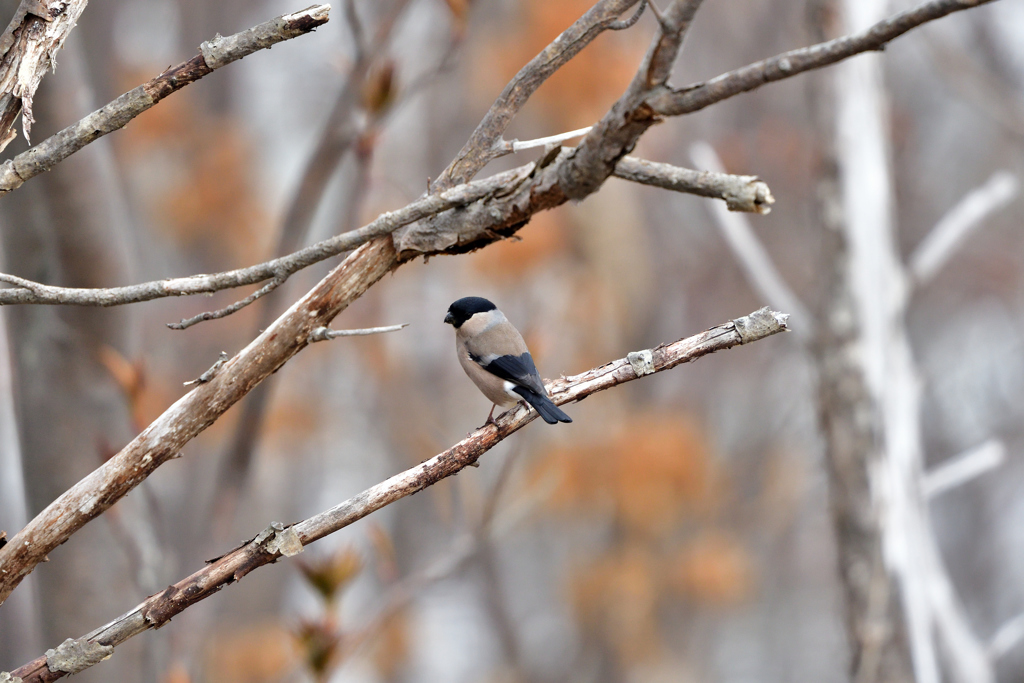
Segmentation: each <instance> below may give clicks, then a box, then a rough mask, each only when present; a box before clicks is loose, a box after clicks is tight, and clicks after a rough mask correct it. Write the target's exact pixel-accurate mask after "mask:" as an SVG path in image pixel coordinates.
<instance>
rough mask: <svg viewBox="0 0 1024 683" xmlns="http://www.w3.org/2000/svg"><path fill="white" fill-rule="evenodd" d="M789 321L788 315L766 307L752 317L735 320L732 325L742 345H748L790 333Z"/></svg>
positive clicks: (751, 315) (746, 316) (752, 314)
mask: <svg viewBox="0 0 1024 683" xmlns="http://www.w3.org/2000/svg"><path fill="white" fill-rule="evenodd" d="M788 321H789V314H788V313H779V312H778V311H773V310H771V309H769V308H768V307H767V306H765V307H764V308H761V309H759V310H756V311H754V312H753V313H751V314H750V315H745V316H743V317H742V318H737V319H736V320H733V321H732V324H733V326H734V327H735V328H736V334H738V335H739V336H740V344H746V343H748V342H752V341H757V340H758V339H761V338H762V337H766V336H768V335H770V334H775V333H776V332H788V331H789V325H788V324H787V323H788Z"/></svg>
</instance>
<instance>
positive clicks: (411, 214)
mask: <svg viewBox="0 0 1024 683" xmlns="http://www.w3.org/2000/svg"><path fill="white" fill-rule="evenodd" d="M532 168H533V165H532V164H528V165H527V166H522V167H520V168H517V169H513V170H511V171H506V172H505V173H499V174H497V175H494V176H491V177H489V178H486V179H484V180H480V181H475V182H473V183H469V184H466V185H459V186H457V187H454V188H452V189H451V190H447V191H445V192H441V193H438V194H432V195H428V196H426V197H422V198H420V199H418V200H416V201H414V202H412V203H410V204H408V205H407V206H405V207H404V208H402V209H399V210H397V211H389V212H387V213H384V214H381V215H380V216H378V217H377V218H376V219H375V220H374V221H372V222H370V223H368V224H366V225H365V226H363V227H362V228H359V229H358V230H353V231H351V232H346V233H343V234H341V235H336V236H334V237H331V238H329V239H326V240H323V241H322V242H317V243H316V244H314V245H311V246H309V247H306V248H305V249H300V250H299V251H297V252H294V253H292V254H289V255H287V256H283V257H281V258H276V259H272V260H270V261H266V262H265V263H260V264H257V265H255V266H249V267H247V268H238V269H236V270H229V271H225V272H222V273H214V274H210V275H190V276H188V277H179V278H169V279H166V280H154V281H151V282H143V283H140V284H137V285H126V286H123V287H111V288H108V289H88V288H76V287H54V286H51V285H44V284H41V283H38V282H32V281H31V280H25V279H23V278H19V277H16V276H13V275H6V274H2V275H0V282H7V283H8V284H12V285H15V287H17V288H16V289H3V290H0V306H4V305H11V304H61V305H68V306H120V305H123V304H131V303H138V302H140V301H151V300H153V299H161V298H164V297H169V296H189V295H193V294H207V293H210V292H219V291H221V290H223V289H231V288H234V287H244V286H246V285H252V284H256V283H259V282H263V281H264V280H270V279H272V278H275V277H282V276H283V277H285V278H287V277H289V276H291V275H293V274H295V273H296V272H298V271H299V270H302V269H303V268H306V267H308V266H311V265H313V264H314V263H319V262H321V261H324V260H326V259H329V258H331V257H332V256H337V255H338V254H342V253H344V252H346V251H351V250H352V249H355V248H357V247H359V246H361V245H363V244H365V243H366V242H367V241H369V240H371V239H373V238H374V237H380V236H383V235H388V234H390V233H392V232H394V231H395V230H397V229H399V228H401V227H404V226H406V225H409V224H410V223H413V222H415V221H418V220H421V219H423V218H426V217H428V216H432V215H434V214H437V213H440V212H442V211H446V210H449V209H452V208H456V207H460V206H464V205H467V204H471V203H473V202H478V201H480V200H482V199H485V198H487V197H489V196H491V195H495V194H499V193H501V192H502V191H503V190H504V189H505V188H506V187H507V186H509V185H512V184H515V183H516V182H518V181H519V180H520V179H521V177H522V176H525V175H526V174H527V173H529V171H530V170H531V169H532Z"/></svg>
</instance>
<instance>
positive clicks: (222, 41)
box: [0, 2, 331, 195]
mask: <svg viewBox="0 0 1024 683" xmlns="http://www.w3.org/2000/svg"><path fill="white" fill-rule="evenodd" d="M81 4H82V5H83V6H84V5H85V3H84V2H82V3H81ZM330 9H331V6H330V5H314V6H313V7H310V8H308V9H304V10H302V11H301V12H295V13H293V14H285V15H284V16H280V17H277V18H276V19H271V20H270V21H268V22H265V23H263V24H260V25H258V26H254V27H252V28H250V29H247V30H245V31H242V32H240V33H236V34H234V35H230V36H226V37H225V36H218V37H216V38H214V39H213V40H212V41H208V42H205V43H203V44H202V45H200V46H199V54H198V55H196V56H195V57H193V58H192V59H190V60H188V61H187V62H183V63H181V64H179V65H178V66H175V67H171V68H170V69H168V70H167V71H165V72H164V73H162V74H160V75H159V76H157V77H156V78H154V79H153V80H151V81H149V82H148V83H144V84H142V85H140V86H139V87H137V88H135V89H134V90H129V91H128V92H126V93H125V94H123V95H121V96H120V97H118V98H117V99H116V100H114V101H113V102H110V103H109V104H107V105H106V106H105V107H102V108H101V109H98V110H96V111H94V112H93V113H91V114H89V115H88V116H86V117H85V118H84V119H82V120H81V121H79V122H78V123H75V124H73V125H71V126H68V127H67V128H65V129H64V130H62V131H60V132H59V133H56V134H55V135H52V136H50V137H49V138H47V139H46V140H43V141H42V142H41V143H39V144H38V145H36V146H35V147H33V148H31V149H29V150H27V151H25V152H22V153H21V154H19V155H18V156H16V157H14V158H13V159H8V160H7V161H5V162H4V163H3V165H0V195H3V194H5V193H7V192H10V191H11V190H15V189H17V188H19V187H21V185H22V184H23V183H24V182H25V181H26V180H28V179H29V178H32V177H34V176H37V175H39V174H40V173H43V172H45V171H48V170H49V169H50V168H52V167H53V166H55V165H56V164H58V163H60V162H61V161H63V160H64V159H66V158H68V157H69V156H71V155H72V154H74V153H75V152H77V151H78V150H80V149H82V148H83V147H85V146H86V145H87V144H89V143H90V142H92V141H93V140H96V139H97V138H100V137H102V136H104V135H106V134H107V133H112V132H114V131H115V130H117V129H119V128H123V127H124V126H125V125H127V124H128V122H129V121H131V120H132V119H134V118H135V117H136V116H138V115H139V114H141V113H142V112H144V111H146V110H147V109H149V108H151V107H153V106H154V105H155V104H156V103H157V102H159V101H160V100H162V99H163V98H165V97H167V96H168V95H170V94H171V93H173V92H175V91H177V90H180V89H182V88H184V87H185V86H186V85H188V84H190V83H194V82H195V81H197V80H199V79H200V78H202V77H203V76H205V75H207V74H209V73H211V72H212V71H213V70H214V69H219V68H220V67H222V66H225V65H226V64H230V63H231V62H234V61H236V60H239V59H241V58H242V57H245V56H247V55H250V54H252V53H253V52H256V51H257V50H262V49H265V48H270V47H272V46H273V45H276V44H277V43H280V42H282V41H285V40H290V39H291V38H297V37H298V36H301V35H304V34H306V33H309V32H310V31H312V30H313V29H315V28H316V27H318V26H322V25H323V24H325V23H327V18H328V12H330ZM39 23H42V22H41V21H40V22H39ZM56 23H57V20H55V21H54V24H56ZM5 61H6V60H5ZM27 115H28V110H27V108H26V117H27ZM26 121H27V118H26Z"/></svg>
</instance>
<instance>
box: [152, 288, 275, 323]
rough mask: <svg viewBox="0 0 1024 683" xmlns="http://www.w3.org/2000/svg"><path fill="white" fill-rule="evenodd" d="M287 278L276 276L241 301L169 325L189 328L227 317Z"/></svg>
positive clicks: (267, 292)
mask: <svg viewBox="0 0 1024 683" xmlns="http://www.w3.org/2000/svg"><path fill="white" fill-rule="evenodd" d="M285 279H286V278H285V277H275V278H274V279H273V280H271V281H270V282H268V283H267V284H265V285H263V286H262V287H260V288H259V289H257V290H256V291H255V292H253V293H252V294H250V295H249V296H247V297H245V298H244V299H242V300H241V301H236V302H235V303H233V304H231V305H230V306H225V307H224V308H221V309H218V310H216V311H207V312H205V313H200V314H199V315H196V316H192V317H191V318H183V319H182V320H181V322H177V323H167V327H169V328H171V329H172V330H187V329H188V328H190V327H192V326H193V325H197V324H199V323H201V322H203V321H204V320H217V319H219V318H225V317H227V316H229V315H231V314H232V313H235V312H237V311H240V310H242V309H243V308H245V307H246V306H248V305H249V304H251V303H252V302H253V301H256V300H257V299H259V298H261V297H264V296H266V295H267V294H270V293H271V292H273V291H274V290H275V289H277V288H278V287H280V286H281V285H283V284H284V281H285Z"/></svg>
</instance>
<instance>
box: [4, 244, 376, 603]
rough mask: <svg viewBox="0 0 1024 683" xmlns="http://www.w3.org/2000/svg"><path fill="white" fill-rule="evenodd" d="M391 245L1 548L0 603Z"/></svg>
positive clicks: (276, 361)
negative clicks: (39, 564) (48, 556)
mask: <svg viewBox="0 0 1024 683" xmlns="http://www.w3.org/2000/svg"><path fill="white" fill-rule="evenodd" d="M394 262H395V260H394V254H393V250H392V247H391V241H390V240H388V239H384V240H378V241H376V242H371V243H369V244H366V245H363V247H361V248H360V249H358V250H357V251H356V252H355V253H353V254H352V255H351V256H349V258H347V259H346V260H345V262H344V263H342V264H341V265H340V266H338V267H337V268H335V269H334V270H333V271H332V272H331V273H330V274H328V275H327V277H325V278H324V279H323V280H321V281H320V282H319V283H318V284H317V285H316V286H315V287H314V288H313V289H312V290H310V292H309V293H308V294H306V295H305V296H304V297H302V299H300V300H299V301H298V302H296V303H295V304H293V305H292V306H291V308H289V309H288V310H287V311H286V312H285V313H284V314H283V315H282V316H281V317H280V318H278V319H277V320H276V321H275V322H274V324H273V325H271V326H269V327H268V328H267V329H266V330H265V331H264V332H263V333H262V334H261V335H260V336H258V337H257V338H256V339H255V340H253V341H252V342H251V343H250V344H249V345H248V346H247V347H246V348H244V349H242V350H241V351H239V352H238V353H237V354H236V355H235V356H234V357H233V358H231V359H230V360H229V361H227V362H226V363H225V364H224V365H223V366H222V367H221V368H220V369H219V370H217V372H216V374H214V375H213V377H212V378H210V379H209V381H207V382H204V383H201V384H199V385H197V386H196V388H195V389H193V390H192V391H191V392H189V393H188V394H186V395H185V396H183V397H182V398H181V399H179V400H178V401H177V402H176V403H175V404H174V405H172V406H171V407H170V408H168V409H167V410H166V411H165V412H164V414H163V415H161V416H160V417H158V418H157V419H156V420H155V421H154V422H153V423H152V424H151V425H150V426H149V427H147V428H146V429H145V430H144V431H143V432H142V433H141V434H139V435H138V436H137V437H135V439H133V440H132V441H131V443H129V444H128V445H127V446H125V447H124V448H123V449H122V450H121V452H120V453H118V454H117V455H115V456H114V457H113V458H111V459H110V460H108V461H107V462H105V463H104V464H103V465H101V466H100V467H99V468H98V469H96V470H95V471H93V472H92V473H91V474H90V475H88V476H87V477H85V478H84V479H82V480H81V481H79V482H78V483H77V484H75V485H74V486H73V487H71V488H70V489H69V490H68V491H66V492H65V493H63V494H62V495H61V496H60V497H58V498H57V500H55V501H54V502H52V503H51V504H50V505H49V506H47V507H46V509H45V510H43V511H42V512H40V513H39V514H38V515H37V516H36V517H35V519H33V520H32V521H31V522H29V524H28V526H26V527H25V528H24V529H22V530H21V531H20V532H18V533H17V534H16V535H15V536H14V538H12V539H11V543H8V544H7V545H6V546H4V547H3V548H0V602H2V601H4V600H6V598H7V596H8V595H10V593H11V591H12V590H14V588H15V586H17V585H18V583H20V582H21V580H22V578H24V577H25V576H26V575H27V574H28V573H29V572H31V571H32V569H33V568H34V567H35V566H36V565H37V564H38V563H39V562H41V561H42V560H43V559H44V558H45V557H46V555H47V554H48V553H50V552H52V551H53V550H54V549H55V548H56V547H57V546H59V545H60V544H61V543H63V542H64V541H66V540H67V539H68V538H70V536H71V535H72V534H73V533H74V532H75V531H77V530H78V529H80V528H81V527H82V526H84V525H85V524H86V523H87V522H89V521H90V520H91V519H93V518H95V517H96V516H98V515H99V514H101V513H102V512H103V511H104V510H106V509H107V508H109V507H110V506H111V505H113V504H114V503H115V502H116V501H117V500H119V499H120V498H121V497H122V496H124V495H125V494H127V493H128V492H129V491H131V490H132V489H133V488H135V487H136V486H138V485H139V484H140V483H141V482H142V481H144V480H145V479H146V477H148V476H149V475H150V474H151V473H152V472H153V471H154V470H155V469H156V468H157V467H159V466H160V465H161V464H163V463H164V462H166V461H167V460H169V459H171V458H173V457H175V456H177V454H178V453H179V452H180V451H181V449H182V447H183V446H184V445H185V444H186V443H188V441H190V440H191V439H193V438H194V437H196V436H197V435H198V434H199V433H201V432H202V431H203V430H204V429H206V428H207V427H209V426H210V425H211V424H213V422H214V421H215V420H216V419H217V418H218V417H220V416H221V415H222V414H223V413H224V411H226V410H227V409H228V408H230V407H231V406H232V405H234V404H235V403H236V402H237V401H238V400H239V399H240V398H242V396H244V395H245V394H246V393H248V392H249V391H250V390H251V389H252V388H253V387H254V386H256V385H257V384H258V383H259V382H261V381H262V380H264V379H265V378H266V377H268V376H269V375H270V374H271V373H273V372H275V371H276V370H277V369H278V368H280V367H281V366H282V365H284V363H285V362H287V361H288V359H290V358H291V357H292V356H294V355H295V354H296V353H298V352H299V351H300V350H301V349H303V348H304V347H305V346H306V345H307V344H308V343H309V336H310V334H311V333H312V331H313V330H315V329H316V328H318V327H326V326H327V325H328V324H329V323H330V322H331V320H333V319H334V317H335V316H337V315H338V313H340V312H341V311H342V310H344V309H345V308H346V307H347V306H348V304H349V303H351V301H353V300H354V299H355V298H358V296H360V295H362V293H363V292H365V291H366V289H368V288H369V287H370V286H371V285H372V284H373V283H375V282H377V281H378V280H379V279H380V278H382V277H383V276H384V275H385V274H386V273H388V272H389V271H390V270H391V268H392V267H393V264H394Z"/></svg>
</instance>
